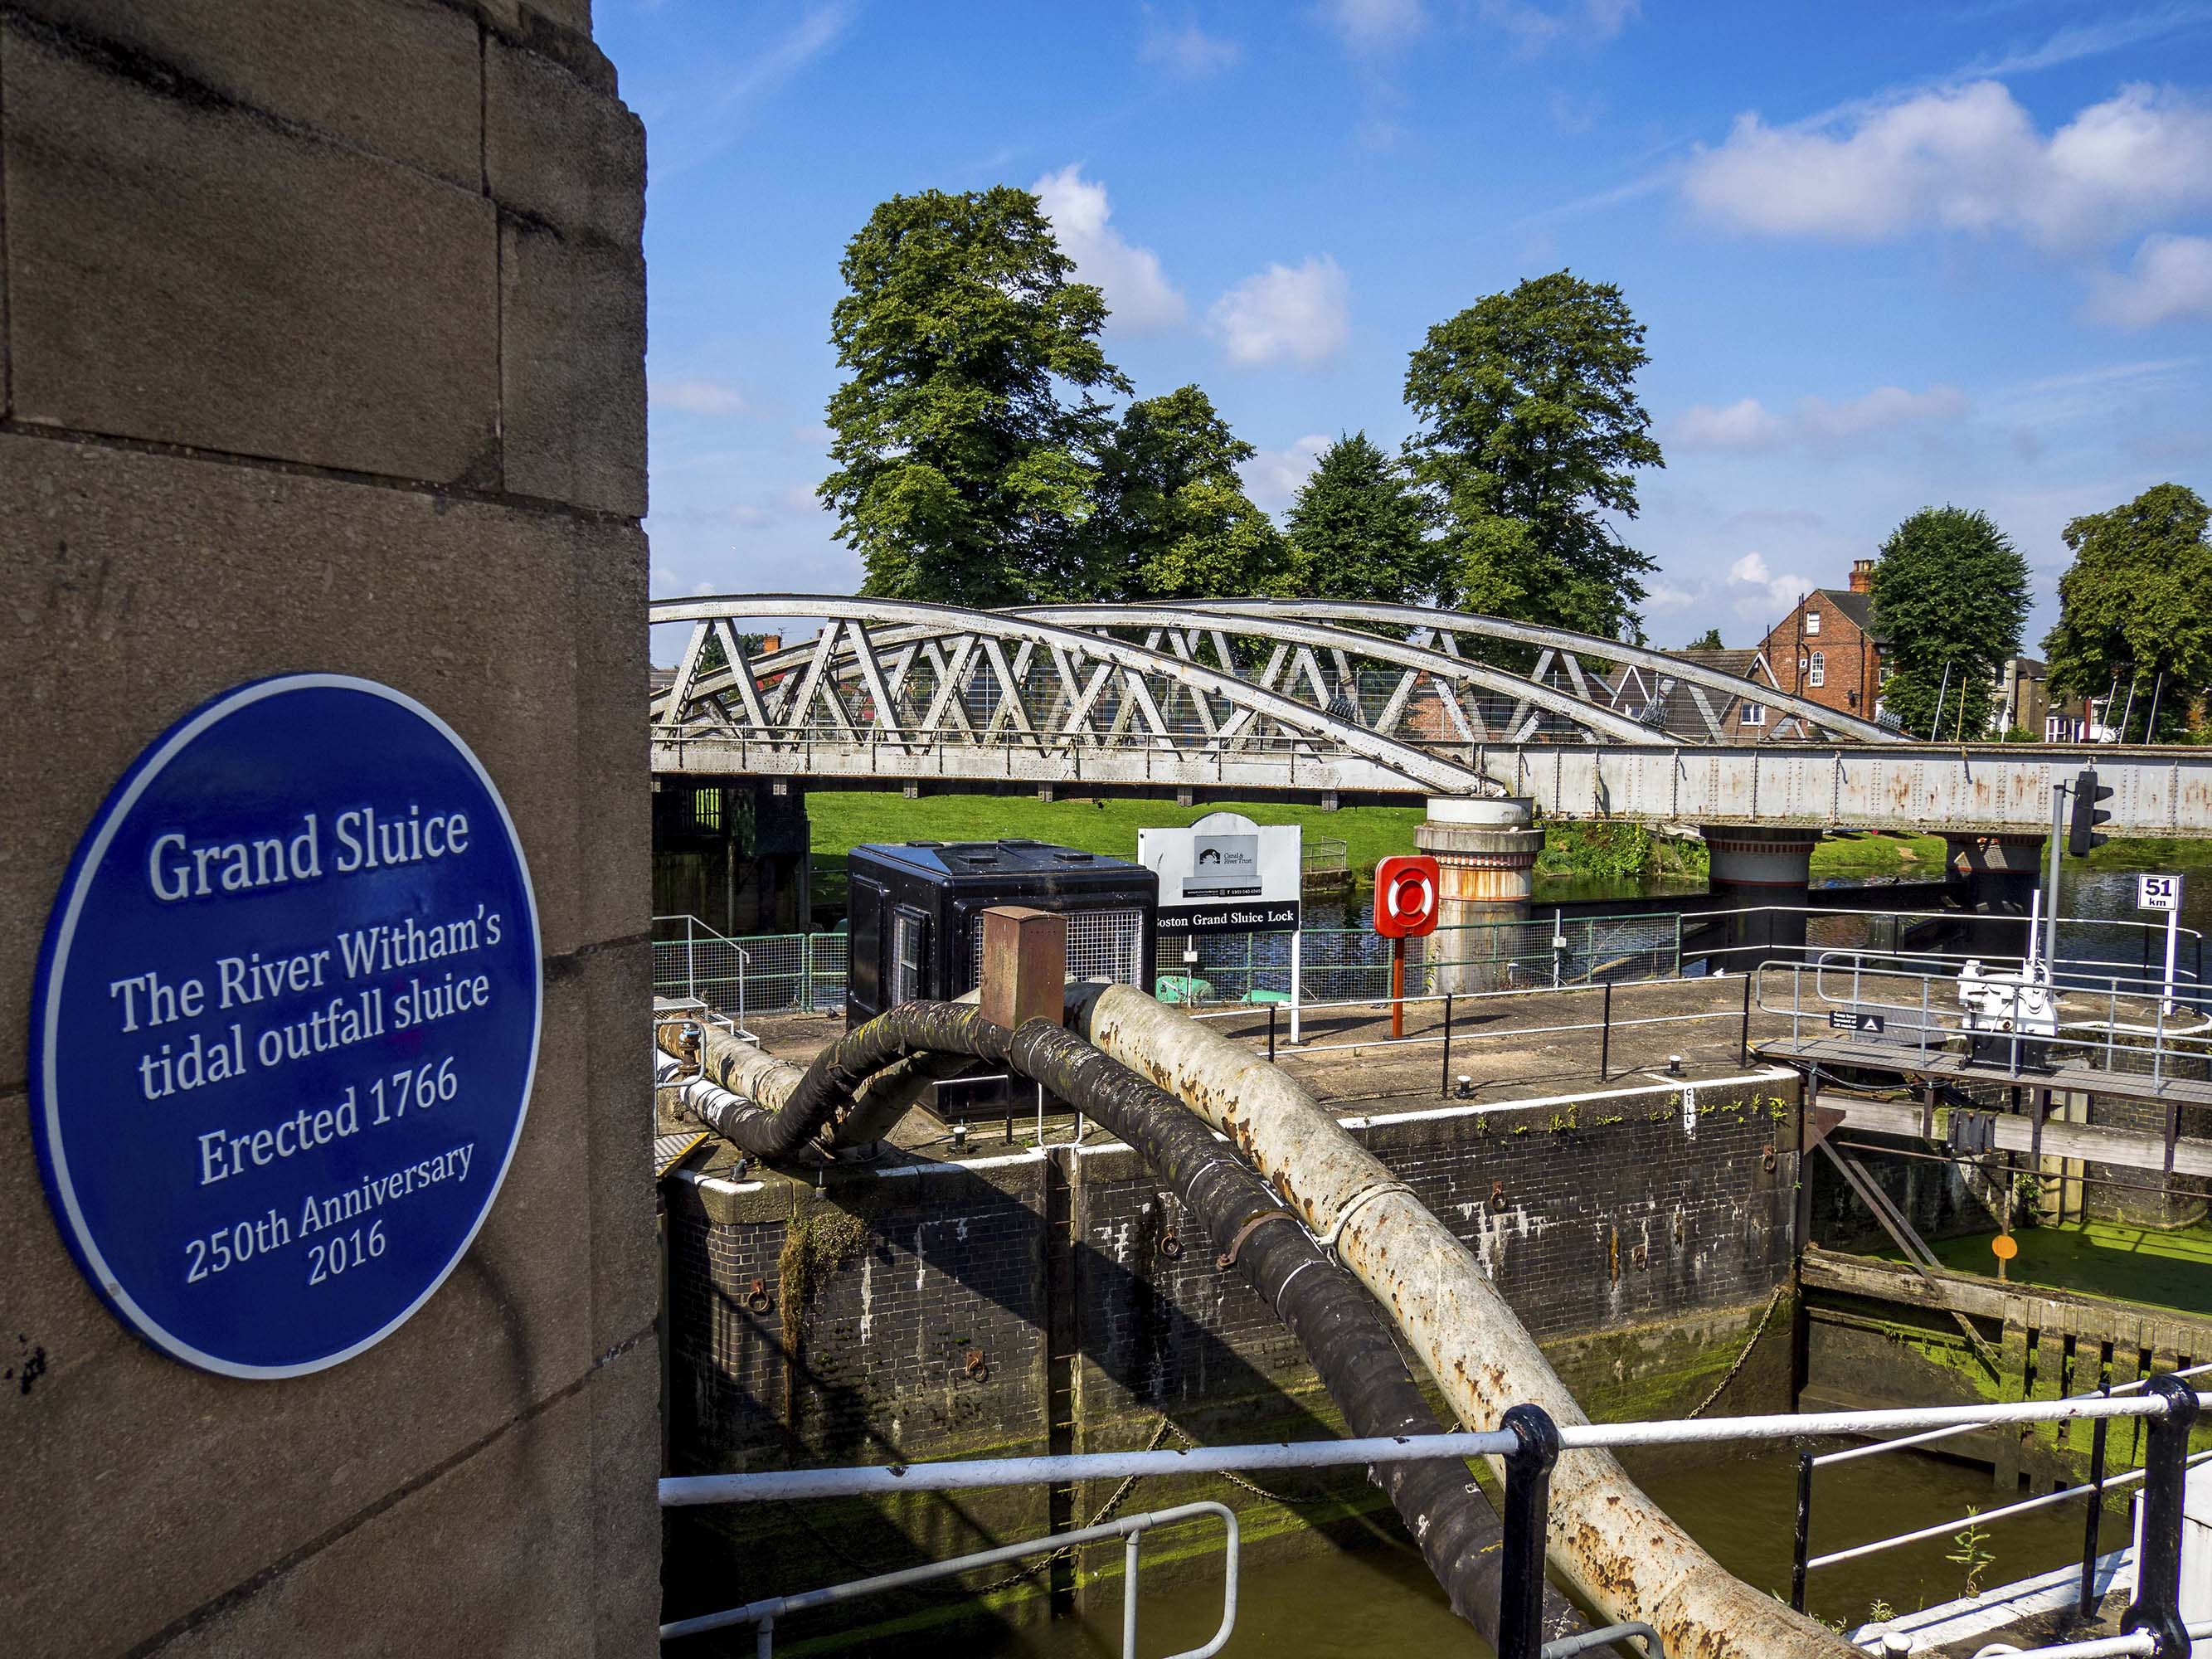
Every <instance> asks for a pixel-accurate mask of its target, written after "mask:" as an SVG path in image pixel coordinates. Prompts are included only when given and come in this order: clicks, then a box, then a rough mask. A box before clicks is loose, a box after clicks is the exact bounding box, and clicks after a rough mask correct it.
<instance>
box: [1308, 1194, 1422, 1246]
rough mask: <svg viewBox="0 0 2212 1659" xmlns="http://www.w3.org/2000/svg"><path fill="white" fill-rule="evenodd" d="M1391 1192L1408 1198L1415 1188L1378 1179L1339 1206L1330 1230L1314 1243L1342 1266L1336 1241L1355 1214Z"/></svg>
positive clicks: (1342, 1235) (1329, 1226) (1329, 1227)
mask: <svg viewBox="0 0 2212 1659" xmlns="http://www.w3.org/2000/svg"><path fill="white" fill-rule="evenodd" d="M1390 1193H1403V1194H1406V1196H1407V1197H1408V1198H1412V1197H1413V1188H1411V1187H1408V1186H1407V1184H1406V1183H1405V1182H1402V1181H1377V1182H1373V1183H1371V1184H1370V1185H1368V1186H1365V1187H1362V1188H1360V1189H1359V1190H1358V1192H1356V1193H1354V1194H1352V1196H1351V1197H1350V1198H1348V1199H1346V1200H1345V1201H1344V1203H1343V1204H1342V1205H1341V1206H1339V1207H1338V1209H1337V1212H1336V1219H1335V1220H1334V1221H1332V1222H1330V1223H1329V1224H1328V1231H1327V1232H1325V1233H1323V1234H1322V1236H1321V1237H1318V1238H1316V1240H1314V1243H1316V1244H1318V1245H1320V1246H1321V1248H1322V1249H1323V1250H1324V1251H1326V1252H1327V1253H1328V1257H1329V1259H1330V1260H1331V1261H1336V1262H1337V1264H1338V1265H1339V1266H1340V1267H1341V1266H1342V1265H1343V1263H1342V1261H1341V1260H1340V1258H1339V1257H1338V1255H1337V1253H1336V1241H1337V1240H1338V1239H1340V1238H1341V1237H1344V1230H1345V1228H1346V1227H1347V1226H1349V1225H1351V1222H1352V1217H1353V1216H1355V1215H1357V1214H1358V1212H1360V1211H1361V1210H1363V1209H1364V1208H1365V1207H1366V1206H1368V1205H1370V1204H1372V1203H1373V1202H1374V1201H1375V1200H1376V1199H1378V1198H1381V1197H1383V1196H1384V1195H1385V1194H1390Z"/></svg>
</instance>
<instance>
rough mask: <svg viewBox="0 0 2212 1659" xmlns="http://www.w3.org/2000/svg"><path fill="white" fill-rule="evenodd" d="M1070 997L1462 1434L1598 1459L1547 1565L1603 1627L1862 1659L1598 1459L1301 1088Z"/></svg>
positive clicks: (1502, 1313)
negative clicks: (1368, 1319) (1354, 1302)
mask: <svg viewBox="0 0 2212 1659" xmlns="http://www.w3.org/2000/svg"><path fill="white" fill-rule="evenodd" d="M1070 988H1071V994H1072V997H1073V1002H1074V1007H1073V1011H1072V1012H1073V1013H1074V1016H1075V1018H1074V1019H1073V1021H1072V1022H1071V1023H1073V1024H1076V1025H1077V1026H1078V1029H1079V1030H1082V1031H1083V1032H1084V1034H1085V1035H1086V1036H1089V1037H1090V1039H1091V1042H1093V1043H1095V1044H1096V1045H1097V1047H1098V1048H1102V1049H1103V1050H1104V1051H1105V1052H1106V1053H1107V1054H1110V1055H1112V1056H1113V1057H1114V1058H1115V1059H1116V1060H1120V1061H1121V1063H1122V1064H1123V1065H1125V1066H1128V1067H1130V1068H1131V1069H1132V1070H1133V1071H1134V1072H1136V1073H1138V1074H1139V1076H1141V1077H1145V1078H1147V1079H1151V1080H1152V1082H1154V1083H1156V1084H1158V1085H1160V1087H1162V1088H1164V1089H1165V1090H1166V1091H1168V1092H1169V1093H1170V1094H1172V1095H1174V1096H1176V1097H1177V1098H1178V1099H1180V1100H1182V1102H1183V1103H1185V1104H1187V1105H1188V1106H1189V1107H1190V1108H1191V1109H1193V1110H1194V1111H1196V1112H1197V1113H1198V1114H1199V1115H1200V1116H1201V1117H1203V1118H1205V1119H1206V1121H1208V1122H1210V1123H1211V1124H1212V1125H1213V1127H1216V1128H1217V1129H1219V1130H1220V1131H1221V1132H1222V1133H1225V1134H1226V1135H1227V1136H1228V1137H1229V1138H1230V1139H1231V1140H1232V1141H1233V1142H1234V1143H1235V1144H1236V1145H1237V1147H1238V1148H1239V1149H1240V1150H1241V1151H1242V1152H1243V1153H1244V1155H1245V1156H1246V1157H1247V1158H1249V1160H1250V1161H1251V1163H1252V1164H1253V1166H1254V1167H1255V1169H1257V1170H1259V1171H1260V1173H1261V1175H1262V1176H1265V1177H1266V1178H1267V1181H1268V1182H1269V1184H1271V1185H1272V1186H1273V1187H1274V1188H1275V1189H1276V1190H1277V1191H1278V1192H1279V1193H1280V1194H1282V1195H1283V1197H1284V1198H1285V1200H1287V1201H1288V1202H1289V1203H1290V1204H1291V1206H1292V1208H1293V1209H1295V1210H1296V1211H1297V1214H1298V1218H1299V1219H1300V1220H1301V1221H1303V1222H1304V1224H1305V1225H1306V1228H1307V1230H1308V1231H1310V1232H1311V1233H1312V1234H1313V1235H1314V1236H1315V1237H1316V1238H1328V1239H1333V1240H1334V1244H1335V1249H1336V1254H1337V1256H1338V1259H1339V1260H1340V1261H1341V1262H1342V1263H1343V1265H1344V1266H1345V1267H1346V1268H1348V1269H1350V1270H1351V1272H1352V1273H1353V1274H1354V1275H1355V1276H1356V1277H1357V1278H1358V1279H1359V1280H1360V1282H1361V1283H1363V1284H1364V1285H1366V1286H1367V1288H1368V1289H1369V1290H1370V1291H1372V1292H1373V1293H1374V1295H1375V1297H1376V1300H1377V1301H1379V1302H1381V1303H1382V1304H1383V1306H1384V1307H1385V1308H1386V1309H1388V1310H1389V1313H1390V1316H1391V1318H1392V1319H1393V1320H1394V1321H1395V1322H1396V1324H1397V1326H1398V1328H1399V1329H1400V1330H1401V1332H1402V1333H1403V1334H1405V1336H1406V1339H1407V1344H1408V1346H1410V1347H1411V1348H1412V1349H1413V1352H1415V1353H1417V1354H1419V1356H1420V1358H1421V1360H1422V1363H1423V1364H1425V1365H1426V1366H1427V1367H1428V1370H1429V1372H1430V1375H1431V1376H1433V1377H1435V1379H1436V1380H1437V1384H1438V1386H1439V1387H1440V1388H1441V1389H1443V1394H1444V1396H1445V1398H1446V1399H1447V1400H1449V1401H1450V1403H1451V1407H1452V1410H1453V1411H1454V1413H1455V1414H1456V1415H1457V1416H1458V1418H1459V1419H1460V1420H1461V1421H1462V1423H1464V1424H1466V1425H1468V1427H1469V1428H1473V1429H1489V1428H1494V1427H1496V1426H1497V1425H1498V1423H1499V1421H1500V1419H1502V1418H1503V1416H1504V1413H1505V1411H1506V1410H1507V1408H1508V1407H1511V1406H1513V1405H1515V1404H1516V1403H1519V1402H1521V1401H1528V1402H1529V1403H1531V1404H1534V1405H1536V1406H1540V1407H1542V1408H1543V1409H1544V1410H1545V1411H1547V1413H1550V1414H1551V1416H1552V1418H1553V1421H1555V1422H1556V1423H1557V1424H1559V1427H1560V1429H1561V1431H1562V1435H1563V1437H1566V1436H1572V1437H1573V1438H1572V1439H1570V1440H1569V1441H1568V1443H1569V1444H1570V1445H1571V1446H1573V1445H1577V1444H1578V1443H1579V1444H1581V1445H1583V1447H1584V1449H1575V1450H1571V1451H1569V1452H1568V1453H1567V1454H1566V1455H1564V1456H1562V1457H1561V1459H1560V1460H1559V1466H1558V1468H1557V1469H1556V1470H1555V1472H1554V1473H1553V1480H1552V1502H1551V1512H1550V1520H1551V1524H1550V1538H1549V1552H1548V1553H1549V1555H1550V1559H1551V1560H1552V1562H1553V1565H1555V1566H1556V1567H1558V1569H1559V1571H1560V1573H1561V1574H1562V1576H1563V1577H1565V1579H1566V1580H1567V1582H1568V1583H1570V1584H1571V1585H1572V1586H1573V1587H1574V1588H1575V1589H1577V1591H1579V1592H1580V1593H1581V1594H1582V1595H1583V1596H1584V1597H1586V1598H1587V1599H1588V1600H1589V1602H1590V1603H1591V1605H1593V1606H1594V1607H1595V1608H1596V1609H1597V1610H1598V1612H1599V1613H1601V1615H1602V1616H1603V1620H1604V1622H1607V1623H1611V1624H1628V1623H1638V1622H1641V1623H1644V1624H1648V1625H1650V1626H1654V1627H1655V1628H1656V1629H1657V1630H1658V1631H1659V1632H1661V1634H1662V1636H1663V1638H1665V1641H1666V1644H1667V1650H1668V1653H1669V1654H1672V1655H1674V1656H1676V1659H1744V1656H1746V1655H1753V1654H1755V1655H1758V1656H1759V1659H1854V1656H1855V1655H1856V1652H1857V1650H1855V1649H1853V1648H1852V1647H1851V1646H1850V1644H1848V1643H1846V1642H1844V1640H1843V1639H1842V1638H1841V1637H1839V1636H1838V1635H1837V1634H1836V1633H1835V1632H1832V1631H1829V1630H1827V1629H1825V1628H1824V1627H1822V1626H1820V1625H1819V1624H1817V1623H1815V1622H1814V1620H1810V1619H1808V1618H1806V1617H1804V1616H1803V1615H1802V1614H1801V1613H1792V1612H1790V1609H1789V1608H1788V1607H1785V1606H1784V1605H1783V1604H1781V1603H1780V1602H1778V1601H1775V1600H1774V1599H1773V1598H1772V1597H1771V1596H1769V1595H1765V1593H1764V1592H1763V1591H1761V1590H1759V1589H1754V1588H1753V1587H1752V1586H1750V1585H1748V1584H1746V1583H1742V1582H1741V1580H1739V1579H1737V1578H1735V1577H1733V1576H1731V1575H1730V1574H1729V1572H1728V1571H1726V1570H1725V1569H1724V1568H1723V1567H1722V1566H1721V1565H1720V1564H1719V1563H1718V1562H1717V1561H1716V1560H1714V1559H1712V1557H1711V1555H1709V1554H1708V1553H1706V1552H1705V1550H1704V1549H1703V1548H1701V1547H1699V1545H1698V1544H1697V1542H1696V1541H1694V1540H1692V1538H1691V1537H1690V1535H1689V1534H1687V1533H1686V1532H1685V1531H1684V1530H1683V1529H1682V1528H1681V1527H1680V1525H1679V1524H1678V1523H1677V1522H1675V1521H1674V1519H1673V1518H1672V1517H1671V1516H1668V1514H1667V1512H1666V1511H1665V1510H1662V1508H1660V1506H1659V1505H1658V1504H1655V1503H1653V1502H1652V1501H1651V1499H1650V1498H1649V1497H1647V1496H1646V1495H1645V1494H1644V1492H1642V1491H1641V1490H1639V1489H1638V1486H1636V1484H1635V1482H1633V1481H1632V1480H1630V1479H1629V1478H1628V1475H1627V1473H1626V1471H1625V1470H1624V1469H1622V1468H1621V1467H1620V1464H1619V1462H1616V1461H1615V1460H1614V1459H1613V1457H1612V1456H1611V1455H1609V1454H1608V1453H1607V1452H1606V1451H1605V1450H1603V1449H1599V1448H1598V1447H1596V1446H1595V1445H1594V1444H1591V1443H1584V1442H1582V1439H1581V1437H1582V1435H1583V1431H1584V1430H1586V1429H1588V1428H1589V1419H1587V1418H1586V1417H1585V1416H1584V1415H1583V1411H1582V1408H1581V1407H1579V1406H1577V1404H1576V1402H1575V1399H1574V1396H1573V1395H1572V1394H1571V1393H1570V1392H1569V1391H1568V1389H1567V1388H1566V1385H1565V1383H1561V1382H1560V1381H1559V1376H1558V1374H1557V1373H1556V1372H1554V1371H1553V1369H1552V1367H1551V1364H1550V1362H1549V1361H1547V1359H1546V1358H1544V1355H1543V1352H1542V1351H1541V1349H1540V1348H1538V1347H1537V1346H1536V1343H1535V1341H1534V1339H1533V1338H1532V1337H1530V1336H1529V1334H1528V1331H1527V1329H1526V1328H1524V1327H1523V1326H1522V1323H1521V1322H1520V1320H1519V1318H1518V1317H1516V1315H1515V1314H1514V1312H1513V1310H1512V1309H1511V1308H1510V1307H1508V1306H1507V1305H1506V1303H1505V1300H1504V1297H1502V1296H1500V1295H1499V1294H1498V1289H1497V1287H1496V1286H1495V1285H1492V1283H1491V1281H1490V1279H1489V1276H1488V1275H1487V1274H1486V1273H1484V1272H1483V1270H1482V1267H1481V1265H1480V1263H1479V1262H1478V1261H1476V1260H1475V1259H1474V1255H1473V1253H1472V1252H1470V1251H1469V1250H1468V1248H1467V1246H1466V1245H1465V1244H1464V1243H1462V1242H1461V1241H1460V1239H1459V1238H1458V1237H1455V1235H1454V1234H1453V1232H1452V1231H1451V1230H1450V1229H1449V1227H1447V1226H1446V1225H1444V1223H1443V1221H1442V1220H1441V1219H1439V1218H1437V1217H1436V1216H1434V1215H1432V1214H1431V1213H1430V1212H1429V1211H1428V1210H1427V1208H1426V1207H1425V1206H1423V1205H1422V1204H1421V1203H1420V1201H1419V1200H1418V1199H1416V1198H1415V1197H1414V1196H1413V1194H1412V1193H1410V1192H1408V1191H1407V1189H1406V1188H1405V1186H1404V1184H1403V1183H1402V1182H1399V1181H1397V1180H1396V1179H1395V1177H1394V1176H1393V1175H1392V1173H1391V1171H1390V1170H1389V1168H1388V1167H1387V1166H1386V1165H1384V1164H1383V1163H1382V1162H1381V1160H1379V1159H1378V1158H1376V1157H1375V1156H1374V1155H1373V1154H1372V1153H1371V1152H1368V1151H1367V1150H1366V1148H1365V1147H1364V1146H1361V1145H1360V1144H1359V1143H1358V1141H1356V1140H1354V1139H1352V1137H1351V1136H1350V1135H1348V1134H1346V1133H1345V1132H1344V1130H1343V1129H1342V1128H1341V1127H1340V1126H1339V1125H1338V1124H1337V1122H1336V1121H1335V1119H1334V1117H1333V1116H1331V1115H1330V1114H1329V1113H1328V1110H1327V1109H1324V1108H1323V1107H1322V1106H1321V1105H1320V1104H1319V1103H1316V1101H1315V1100H1314V1098H1313V1097H1312V1096H1311V1095H1310V1094H1308V1093H1307V1092H1306V1091H1305V1090H1304V1088H1303V1087H1301V1086H1300V1085H1299V1084H1298V1083H1297V1080H1296V1079H1293V1078H1291V1076H1290V1075H1289V1074H1288V1073H1285V1072H1284V1071H1283V1070H1281V1069H1280V1068H1279V1067H1277V1066H1270V1065H1268V1064H1267V1062H1266V1061H1265V1060H1264V1059H1259V1058H1255V1056H1254V1055H1252V1054H1249V1053H1247V1052H1246V1051H1245V1050H1244V1048H1243V1047H1242V1046H1241V1045H1240V1044H1238V1043H1237V1042H1233V1041H1231V1039H1229V1038H1228V1037H1226V1036H1223V1035H1222V1034H1221V1033H1219V1032H1218V1031H1215V1030H1212V1029H1211V1028H1209V1027H1207V1026H1204V1025H1200V1024H1194V1022H1192V1021H1191V1020H1189V1019H1188V1018H1184V1017H1183V1016H1182V1015H1181V1014H1179V1013H1177V1012H1174V1011H1172V1010H1170V1009H1166V1008H1164V1007H1162V1006H1160V1005H1159V1004H1158V1003H1157V1002H1155V1001H1153V1000H1152V999H1151V998H1150V997H1147V996H1145V995H1143V994H1141V993H1139V992H1136V991H1133V990H1128V989H1127V988H1126V987H1110V986H1109V987H1070ZM1648 1441H1649V1443H1657V1441H1658V1436H1657V1434H1656V1433H1653V1434H1650V1436H1648Z"/></svg>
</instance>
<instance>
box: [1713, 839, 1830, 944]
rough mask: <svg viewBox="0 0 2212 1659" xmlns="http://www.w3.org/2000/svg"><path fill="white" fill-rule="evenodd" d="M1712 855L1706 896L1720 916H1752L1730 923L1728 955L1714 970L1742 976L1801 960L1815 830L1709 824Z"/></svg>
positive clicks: (1738, 917)
mask: <svg viewBox="0 0 2212 1659" xmlns="http://www.w3.org/2000/svg"><path fill="white" fill-rule="evenodd" d="M1704 834H1705V849H1706V851H1707V852H1708V853H1709V854H1711V858H1712V868H1711V874H1709V875H1708V876H1707V877H1706V878H1705V886H1706V890H1708V891H1709V892H1711V894H1712V896H1713V908H1715V909H1718V910H1753V911H1754V912H1755V913H1754V914H1752V915H1740V916H1730V917H1729V918H1728V940H1727V942H1728V951H1727V954H1725V955H1723V956H1720V957H1717V958H1716V959H1715V960H1714V963H1713V965H1714V967H1716V968H1718V969H1726V970H1727V971H1728V972H1729V973H1732V974H1740V973H1743V972H1746V971H1747V970H1748V969H1752V968H1753V967H1756V966H1757V965H1758V964H1759V963H1762V962H1766V961H1770V960H1773V959H1776V958H1781V959H1785V960H1795V959H1798V958H1801V957H1802V955H1803V952H1804V947H1805V889H1806V887H1807V885H1808V884H1809V883H1810V882H1811V880H1812V866H1813V848H1814V847H1816V846H1818V845H1819V844H1820V831H1818V830H1817V829H1769V828H1765V827H1763V826H1760V825H1755V824H1741V823H1709V824H1706V825H1705V827H1704Z"/></svg>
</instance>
